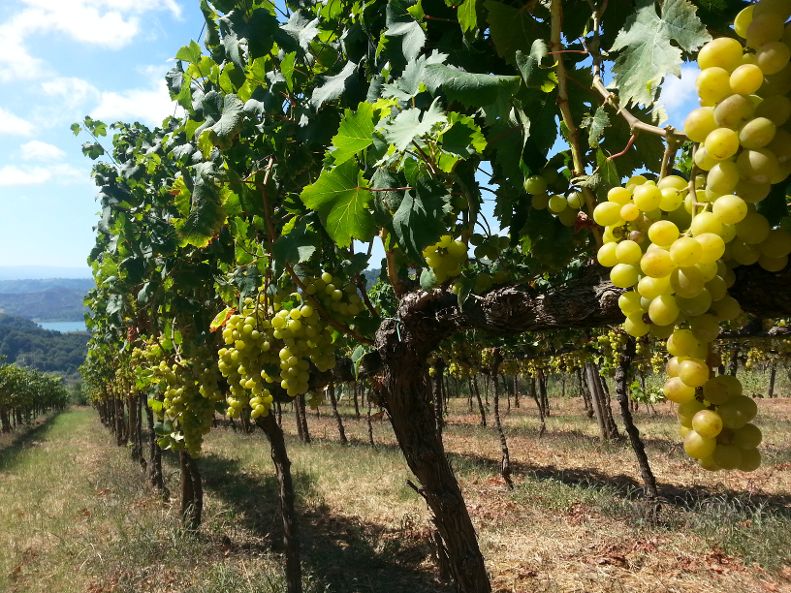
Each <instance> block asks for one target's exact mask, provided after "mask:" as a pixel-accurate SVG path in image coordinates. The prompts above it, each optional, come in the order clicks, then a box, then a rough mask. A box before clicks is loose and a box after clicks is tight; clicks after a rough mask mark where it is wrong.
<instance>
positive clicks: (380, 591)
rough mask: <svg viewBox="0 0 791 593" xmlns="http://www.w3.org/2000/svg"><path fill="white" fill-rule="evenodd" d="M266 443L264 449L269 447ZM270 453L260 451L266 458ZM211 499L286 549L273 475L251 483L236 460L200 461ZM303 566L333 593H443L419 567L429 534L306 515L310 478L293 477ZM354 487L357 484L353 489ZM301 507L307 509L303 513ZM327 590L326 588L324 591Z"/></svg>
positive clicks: (323, 510)
mask: <svg viewBox="0 0 791 593" xmlns="http://www.w3.org/2000/svg"><path fill="white" fill-rule="evenodd" d="M265 443H266V442H265V441H264V440H263V439H262V447H266V444H265ZM267 453H268V450H267V449H265V448H262V455H267ZM200 467H201V471H202V473H203V477H204V481H205V487H206V488H207V490H209V491H210V493H211V496H216V497H218V498H221V499H224V500H225V501H226V502H228V503H229V504H231V505H233V506H234V508H236V509H239V510H240V512H241V513H242V515H243V516H244V518H245V520H246V521H247V524H248V525H249V526H250V528H251V529H252V530H254V532H255V533H256V535H258V536H259V537H263V538H265V539H268V540H269V541H271V543H272V547H273V549H275V550H277V551H280V550H282V544H281V538H282V529H281V527H280V520H279V510H278V500H277V482H276V481H275V478H274V476H266V477H263V478H253V477H252V476H250V475H248V474H246V473H244V471H243V470H242V468H241V467H240V466H239V463H238V462H237V461H236V460H233V459H228V458H225V457H220V456H217V455H215V454H211V455H206V456H204V457H203V458H202V459H201V462H200ZM293 478H294V487H295V491H296V493H297V498H298V502H297V506H298V510H297V512H298V522H299V523H298V526H299V530H300V539H301V543H302V565H303V567H304V569H305V570H306V571H308V572H310V573H312V574H313V575H314V577H315V579H316V580H318V581H319V583H320V584H321V585H322V586H323V587H326V590H327V591H328V592H332V593H442V592H445V591H449V589H446V588H443V587H442V586H440V585H438V584H437V583H436V582H435V581H434V578H433V575H432V574H430V573H429V572H428V571H426V570H425V569H424V568H421V567H420V564H421V563H422V562H423V560H424V559H425V558H426V556H427V555H428V554H430V547H429V541H428V532H426V533H421V534H416V533H415V532H414V531H412V532H410V533H409V534H405V533H404V532H403V531H401V530H388V529H385V528H382V527H381V526H377V525H372V524H367V523H364V522H361V521H359V520H354V519H351V518H347V517H339V516H336V515H333V514H332V513H331V512H330V510H329V508H327V507H319V508H314V509H311V510H310V511H305V510H304V505H301V504H300V503H299V499H304V498H305V497H307V496H310V493H311V492H312V491H313V482H312V480H311V477H310V475H309V474H305V473H302V472H294V476H293ZM350 487H353V485H350ZM300 507H303V508H300ZM322 590H323V589H322Z"/></svg>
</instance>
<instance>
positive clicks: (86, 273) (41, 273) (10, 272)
mask: <svg viewBox="0 0 791 593" xmlns="http://www.w3.org/2000/svg"><path fill="white" fill-rule="evenodd" d="M90 277H91V269H90V268H89V267H88V266H85V267H60V266H0V280H32V279H38V278H90Z"/></svg>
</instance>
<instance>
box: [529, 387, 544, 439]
mask: <svg viewBox="0 0 791 593" xmlns="http://www.w3.org/2000/svg"><path fill="white" fill-rule="evenodd" d="M530 397H532V398H533V401H535V402H536V407H538V420H539V422H540V423H541V427H540V428H539V430H538V436H539V438H540V437H542V436H544V433H545V432H546V430H547V425H546V422H545V420H544V402H543V401H542V400H541V397H540V396H539V395H538V390H537V389H536V377H534V376H532V375H531V376H530Z"/></svg>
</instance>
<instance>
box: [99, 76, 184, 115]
mask: <svg viewBox="0 0 791 593" xmlns="http://www.w3.org/2000/svg"><path fill="white" fill-rule="evenodd" d="M174 108H175V103H173V101H171V100H170V94H169V93H168V89H167V84H166V82H165V81H164V80H159V81H156V82H155V83H154V85H152V86H151V87H148V88H138V89H129V90H126V91H122V92H114V91H102V92H101V94H100V97H99V104H98V105H97V106H96V107H95V108H94V109H93V111H92V112H91V117H94V118H96V119H101V120H103V121H108V122H109V121H116V120H123V121H135V120H137V121H142V122H143V123H149V124H153V125H156V126H158V125H160V124H161V123H162V120H163V119H165V118H166V117H167V116H169V115H173V111H174Z"/></svg>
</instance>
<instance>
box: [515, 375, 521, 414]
mask: <svg viewBox="0 0 791 593" xmlns="http://www.w3.org/2000/svg"><path fill="white" fill-rule="evenodd" d="M520 389H521V387H520V386H519V373H514V407H515V408H518V407H519V390H520Z"/></svg>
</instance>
